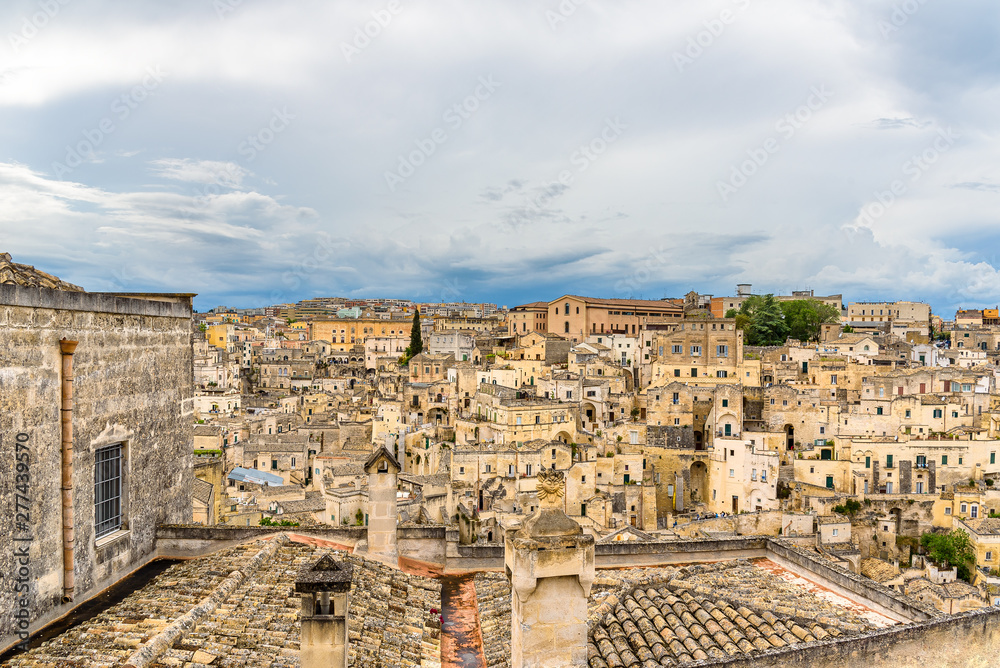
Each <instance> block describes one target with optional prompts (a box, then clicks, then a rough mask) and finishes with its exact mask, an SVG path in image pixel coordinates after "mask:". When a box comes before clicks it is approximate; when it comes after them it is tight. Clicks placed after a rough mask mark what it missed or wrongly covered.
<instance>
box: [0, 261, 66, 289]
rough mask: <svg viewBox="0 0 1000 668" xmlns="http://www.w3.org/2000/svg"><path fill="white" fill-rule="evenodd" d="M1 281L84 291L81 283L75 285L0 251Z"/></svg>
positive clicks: (36, 286) (28, 285)
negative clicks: (20, 262)
mask: <svg viewBox="0 0 1000 668" xmlns="http://www.w3.org/2000/svg"><path fill="white" fill-rule="evenodd" d="M0 283H13V284H14V285H23V286H25V287H30V288H49V289H52V290H65V291H67V292H84V289H83V288H81V287H80V286H79V285H73V284H72V283H67V282H66V281H64V280H61V279H60V278H59V277H57V276H53V275H52V274H47V273H45V272H44V271H40V270H38V269H35V268H34V267H32V266H31V265H30V264H19V263H17V262H13V261H12V260H11V257H10V253H0Z"/></svg>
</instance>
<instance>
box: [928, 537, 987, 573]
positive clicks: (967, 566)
mask: <svg viewBox="0 0 1000 668" xmlns="http://www.w3.org/2000/svg"><path fill="white" fill-rule="evenodd" d="M920 544H921V545H922V546H923V547H924V549H926V550H927V555H928V556H929V557H930V558H931V559H932V560H934V561H935V562H937V563H938V564H939V565H940V566H945V567H946V566H955V567H956V568H957V569H958V577H960V578H962V579H963V580H966V581H968V580H970V578H971V575H972V569H973V568H974V567H975V565H976V553H975V550H973V549H972V541H971V540H970V539H969V534H967V533H965V532H964V531H962V530H961V529H958V530H957V531H952V532H951V533H925V534H924V535H923V536H921V537H920Z"/></svg>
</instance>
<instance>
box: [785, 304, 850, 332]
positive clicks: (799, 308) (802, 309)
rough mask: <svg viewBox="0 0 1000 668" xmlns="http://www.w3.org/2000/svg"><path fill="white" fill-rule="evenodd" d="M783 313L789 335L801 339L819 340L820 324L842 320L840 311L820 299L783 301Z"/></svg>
mask: <svg viewBox="0 0 1000 668" xmlns="http://www.w3.org/2000/svg"><path fill="white" fill-rule="evenodd" d="M781 313H782V315H783V316H784V317H785V324H786V325H788V335H789V336H790V337H792V338H793V339H798V340H799V341H816V340H819V328H820V325H822V324H824V323H828V322H837V321H838V320H840V311H838V310H837V309H836V308H834V307H833V306H830V305H829V304H824V303H823V302H821V301H819V300H818V299H793V300H792V301H787V302H781Z"/></svg>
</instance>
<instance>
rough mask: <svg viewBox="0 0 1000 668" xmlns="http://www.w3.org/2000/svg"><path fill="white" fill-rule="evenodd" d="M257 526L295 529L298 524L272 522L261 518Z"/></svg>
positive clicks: (268, 518)
mask: <svg viewBox="0 0 1000 668" xmlns="http://www.w3.org/2000/svg"><path fill="white" fill-rule="evenodd" d="M258 524H259V525H260V526H262V527H297V526H298V525H299V523H298V522H293V521H292V520H272V519H271V518H270V517H261V518H260V522H258Z"/></svg>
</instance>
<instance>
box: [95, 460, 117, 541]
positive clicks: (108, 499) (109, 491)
mask: <svg viewBox="0 0 1000 668" xmlns="http://www.w3.org/2000/svg"><path fill="white" fill-rule="evenodd" d="M121 498H122V446H121V443H118V444H116V445H110V446H108V447H106V448H101V449H99V450H98V451H97V452H96V453H95V454H94V522H95V525H96V529H97V538H100V537H102V536H106V535H108V534H110V533H113V532H115V531H118V529H120V528H121V525H122V503H121Z"/></svg>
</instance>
